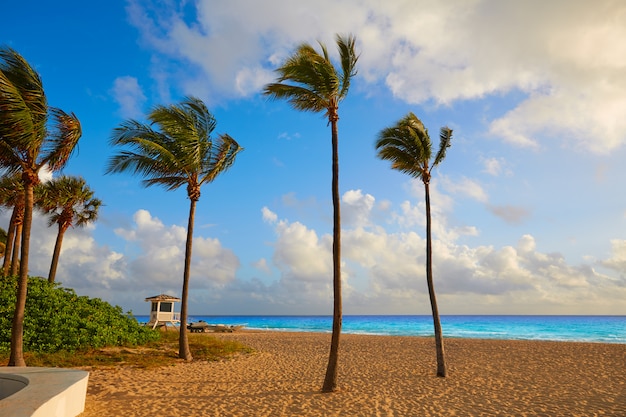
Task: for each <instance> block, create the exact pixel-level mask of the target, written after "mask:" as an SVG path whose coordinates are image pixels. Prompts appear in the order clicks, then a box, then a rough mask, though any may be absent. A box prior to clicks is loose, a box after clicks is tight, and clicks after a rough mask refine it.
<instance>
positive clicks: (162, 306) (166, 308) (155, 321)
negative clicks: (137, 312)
mask: <svg viewBox="0 0 626 417" xmlns="http://www.w3.org/2000/svg"><path fill="white" fill-rule="evenodd" d="M146 301H149V302H150V303H151V305H150V321H149V322H148V324H147V325H148V326H152V328H153V329H156V328H157V326H165V327H166V328H167V324H168V323H169V324H171V325H172V326H174V327H176V326H177V325H178V326H179V325H180V313H176V312H174V303H176V302H180V298H178V297H173V296H171V295H167V294H161V295H155V296H154V297H148V298H146Z"/></svg>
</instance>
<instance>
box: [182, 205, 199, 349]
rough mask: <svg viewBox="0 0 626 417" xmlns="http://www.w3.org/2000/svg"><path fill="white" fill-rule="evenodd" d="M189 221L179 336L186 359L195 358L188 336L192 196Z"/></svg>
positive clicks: (193, 214) (194, 211) (192, 220)
mask: <svg viewBox="0 0 626 417" xmlns="http://www.w3.org/2000/svg"><path fill="white" fill-rule="evenodd" d="M190 200H191V203H190V205H189V223H188V224H187V242H186V244H185V271H184V273H183V294H182V297H181V303H180V304H181V305H180V336H179V337H178V357H179V358H181V359H184V360H186V361H191V360H193V357H192V356H191V351H190V350H189V338H188V337H187V294H188V291H189V275H190V271H191V246H192V242H193V223H194V219H195V216H196V200H195V199H193V198H190Z"/></svg>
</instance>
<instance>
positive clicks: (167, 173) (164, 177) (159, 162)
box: [107, 97, 242, 361]
mask: <svg viewBox="0 0 626 417" xmlns="http://www.w3.org/2000/svg"><path fill="white" fill-rule="evenodd" d="M148 119H149V120H150V122H151V124H152V125H156V126H157V127H158V129H159V130H154V129H152V127H151V126H150V125H146V124H142V123H140V122H138V121H135V120H128V121H126V122H124V123H122V124H121V125H120V126H119V127H117V128H115V129H114V130H113V135H112V137H111V144H112V145H113V146H122V147H126V150H123V151H120V152H119V153H118V154H116V155H114V156H113V157H112V158H111V159H110V161H109V165H108V167H107V173H116V172H118V173H119V172H126V171H130V172H132V173H134V174H139V175H142V176H143V177H145V178H146V179H144V180H143V182H142V184H143V185H144V186H146V187H148V186H151V185H161V186H163V187H165V189H166V190H167V191H172V190H175V189H177V188H179V187H181V186H183V185H186V186H187V196H188V197H189V200H190V201H191V203H190V205H189V220H188V225H187V241H186V245H185V269H184V273H183V290H182V297H181V311H180V337H179V352H178V355H179V357H180V358H182V359H184V360H186V361H191V360H192V359H193V358H192V356H191V352H190V351H189V341H188V338H187V293H188V288H189V272H190V268H191V249H192V239H193V226H194V219H195V211H196V203H197V202H198V200H199V199H200V187H201V186H202V185H204V184H206V183H209V182H212V181H213V180H214V179H215V178H216V177H217V176H218V175H219V174H220V173H222V172H224V171H226V170H227V169H228V168H230V166H231V165H232V164H233V162H234V161H235V157H236V156H237V153H239V152H240V151H241V150H242V148H241V147H240V146H239V144H238V143H237V142H236V141H235V140H234V139H233V138H232V137H230V136H229V135H227V134H222V135H219V136H218V137H217V138H211V133H212V132H213V130H214V129H215V125H216V121H215V118H214V117H213V115H212V114H211V113H210V112H209V110H208V109H207V107H206V106H205V104H204V103H203V102H202V101H201V100H200V99H197V98H194V97H189V98H185V99H184V100H183V101H182V102H181V103H180V104H174V105H170V106H156V107H155V108H154V109H153V110H152V111H151V112H150V113H149V114H148Z"/></svg>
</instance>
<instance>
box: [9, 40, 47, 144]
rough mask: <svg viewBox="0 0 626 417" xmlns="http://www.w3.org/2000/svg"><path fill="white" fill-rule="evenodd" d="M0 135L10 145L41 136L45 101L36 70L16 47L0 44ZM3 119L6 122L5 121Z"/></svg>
mask: <svg viewBox="0 0 626 417" xmlns="http://www.w3.org/2000/svg"><path fill="white" fill-rule="evenodd" d="M0 114H1V116H0V117H2V119H3V120H2V123H0V125H4V126H2V127H0V137H2V138H4V139H5V140H10V141H11V143H12V146H17V147H21V148H26V147H29V146H33V138H35V139H38V141H42V140H43V139H44V138H45V136H46V135H45V132H46V123H47V119H48V104H47V99H46V95H45V93H44V90H43V83H42V81H41V78H40V77H39V74H38V73H37V72H36V71H35V70H34V69H33V68H32V67H31V66H30V65H29V64H28V62H26V60H25V59H24V58H23V57H22V56H21V55H20V54H19V53H17V51H15V50H13V49H11V48H7V47H3V48H0ZM5 123H6V124H5Z"/></svg>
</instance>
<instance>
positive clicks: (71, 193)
mask: <svg viewBox="0 0 626 417" xmlns="http://www.w3.org/2000/svg"><path fill="white" fill-rule="evenodd" d="M37 197H38V198H37V207H38V208H39V209H40V210H41V211H43V212H44V213H46V214H47V215H48V227H50V226H52V225H54V224H56V225H58V228H59V232H58V233H57V238H56V242H55V244H54V252H53V254H52V262H51V264H50V272H49V273H48V282H50V283H53V282H54V280H55V277H56V271H57V266H58V264H59V255H60V254H61V245H62V244H63V236H64V235H65V232H66V231H67V229H68V228H70V227H83V226H86V225H87V224H89V223H93V222H95V221H96V219H97V218H98V210H99V209H100V206H101V205H102V201H100V200H99V199H97V198H94V192H93V191H92V190H91V189H90V188H89V187H88V186H87V183H86V182H85V180H84V179H83V178H80V177H69V176H61V177H58V178H55V179H52V180H50V181H48V182H46V183H45V184H42V185H41V186H40V188H39V193H38V196H37Z"/></svg>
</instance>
